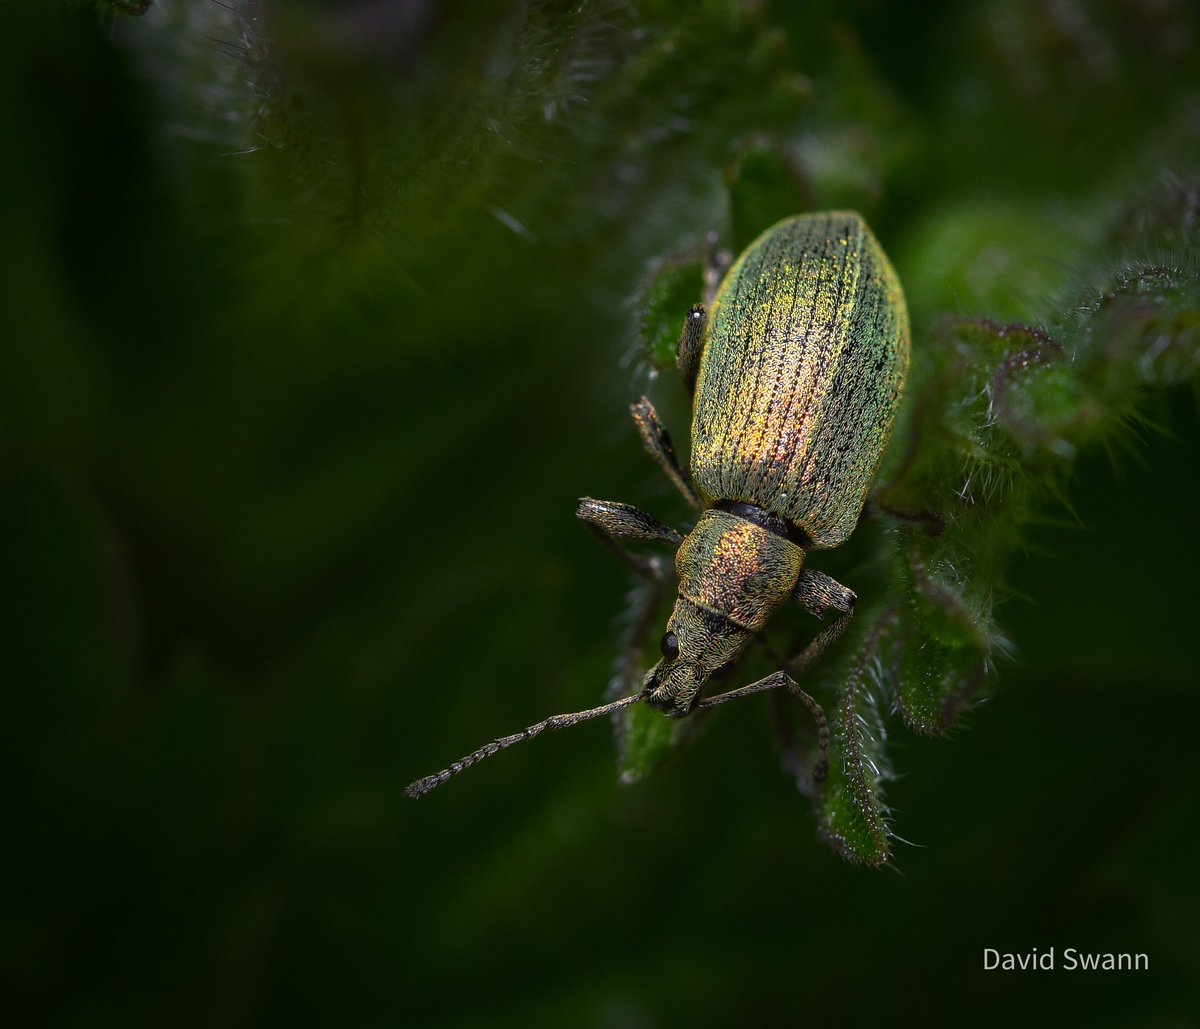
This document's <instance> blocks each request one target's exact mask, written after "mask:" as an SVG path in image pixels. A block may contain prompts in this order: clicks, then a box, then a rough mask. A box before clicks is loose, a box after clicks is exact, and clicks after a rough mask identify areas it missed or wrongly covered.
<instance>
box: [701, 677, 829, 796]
mask: <svg viewBox="0 0 1200 1029" xmlns="http://www.w3.org/2000/svg"><path fill="white" fill-rule="evenodd" d="M780 686H783V687H785V688H786V689H787V691H788V692H789V693H790V694H791V695H792V696H793V697H795V698H796V699H797V700H799V701H800V702H801V703H802V704H803V705H804V706H805V707H806V708H808V710H809V712H810V713H811V714H812V716H813V720H814V721H815V722H816V723H817V748H818V750H819V753H820V756H819V757H818V759H817V763H816V765H814V766H813V770H812V777H813V781H814V782H817V783H821V782H824V781H825V777H826V775H828V773H829V722H828V721H826V719H825V712H824V711H823V710H821V705H820V704H818V703H817V702H816V701H815V700H813V698H812V697H810V696H809V695H808V694H807V693H805V692H804V690H802V689H801V688H800V686H799V684H798V683H797V682H796V680H795V679H793V678H792V677H791V676H790V675H789V674H788V673H787V672H786V671H778V672H772V673H771V674H770V675H768V676H765V677H764V678H762V679H759V680H758V682H752V683H750V685H749V686H741V687H739V688H738V689H736V690H730V691H729V692H728V693H718V694H717V695H716V696H715V697H708V698H706V699H704V700H702V701H701V702H700V703H699V704H697V705H696V707H697V709H699V708H705V707H716V706H717V705H718V704H727V703H728V702H729V701H731V700H741V698H742V697H749V696H751V695H752V694H755V693H762V692H764V691H766V690H776V689H779V687H780Z"/></svg>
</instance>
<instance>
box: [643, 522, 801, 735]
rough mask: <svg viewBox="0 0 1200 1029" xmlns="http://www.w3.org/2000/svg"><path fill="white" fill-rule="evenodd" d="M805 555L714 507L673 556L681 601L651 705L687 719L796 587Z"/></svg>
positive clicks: (651, 680)
mask: <svg viewBox="0 0 1200 1029" xmlns="http://www.w3.org/2000/svg"><path fill="white" fill-rule="evenodd" d="M803 564H804V551H803V550H802V549H801V548H800V547H799V546H797V545H796V544H795V543H793V542H792V541H791V540H789V539H787V538H785V537H784V536H783V535H780V534H778V533H775V532H772V531H770V530H769V529H768V528H765V527H764V526H762V525H759V524H756V523H755V522H752V521H749V520H747V519H746V518H743V517H740V516H739V515H736V514H732V513H730V512H727V511H722V510H718V509H716V508H710V509H708V510H707V511H705V512H704V513H703V514H702V515H701V516H700V520H699V521H698V522H697V523H696V527H695V528H694V529H693V530H692V531H691V533H689V534H688V536H687V538H686V539H685V540H684V541H683V543H682V544H681V545H680V547H679V550H678V552H677V553H676V555H675V568H676V571H677V572H678V573H679V597H678V599H677V600H676V602H675V610H674V611H673V612H672V613H671V617H670V619H669V620H668V621H667V631H666V634H665V635H664V637H663V658H662V660H661V661H659V662H658V664H656V665H655V666H654V667H653V668H652V669H650V671H649V673H648V674H647V675H646V678H645V681H644V682H643V684H642V685H643V689H644V690H646V691H648V692H647V696H646V702H647V703H648V704H650V705H651V706H652V707H655V708H657V709H658V710H659V711H662V712H663V713H664V714H667V715H671V716H672V717H675V718H681V717H683V716H684V715H686V714H688V713H689V712H691V710H692V709H693V708H694V707H695V705H696V703H697V701H699V699H700V695H701V691H702V690H703V688H704V684H705V683H706V682H707V681H708V679H709V677H710V676H711V675H712V674H713V673H714V672H715V671H717V670H718V669H720V668H723V667H725V666H726V665H728V664H730V663H731V662H733V661H734V660H736V659H737V657H738V655H739V654H741V652H742V651H743V650H744V649H745V647H746V645H747V644H748V643H749V642H750V640H751V639H752V638H753V636H754V634H755V633H756V632H758V631H759V630H760V629H762V627H763V626H764V625H766V623H767V621H768V620H769V619H770V617H771V615H772V614H773V613H774V611H775V610H776V608H778V607H779V606H780V605H781V604H783V603H784V602H785V601H787V600H788V598H789V597H790V596H791V595H792V591H793V590H794V589H795V588H796V580H797V579H799V577H800V569H801V568H802V567H803Z"/></svg>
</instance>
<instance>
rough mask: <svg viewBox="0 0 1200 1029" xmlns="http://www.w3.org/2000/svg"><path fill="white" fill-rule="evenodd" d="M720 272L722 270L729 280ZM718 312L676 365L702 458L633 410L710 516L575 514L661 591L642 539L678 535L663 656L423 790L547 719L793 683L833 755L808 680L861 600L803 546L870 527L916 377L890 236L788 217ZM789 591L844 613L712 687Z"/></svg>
mask: <svg viewBox="0 0 1200 1029" xmlns="http://www.w3.org/2000/svg"><path fill="white" fill-rule="evenodd" d="M714 278H715V276H714ZM708 299H709V301H710V302H709V304H708V306H707V307H706V306H705V305H703V304H697V305H696V306H695V307H693V308H692V309H691V310H690V311H689V312H688V313H687V316H686V318H685V320H684V326H683V331H682V333H681V334H680V339H679V345H678V348H677V359H676V363H677V366H678V370H679V373H680V375H681V377H682V379H683V382H684V384H685V386H686V387H687V388H688V389H689V390H690V391H691V393H692V396H693V416H692V447H691V456H690V469H689V470H687V471H685V470H684V468H683V467H682V465H680V463H679V461H678V459H677V458H676V456H675V452H674V449H673V448H672V446H671V441H670V438H669V436H668V435H667V431H666V429H665V428H664V426H663V425H662V422H661V421H660V420H659V418H658V414H657V413H656V412H655V410H654V407H653V405H651V403H650V401H649V400H647V399H646V398H645V397H643V398H642V399H641V400H639V401H638V402H637V403H635V404H634V405H633V407H632V413H633V418H634V421H635V422H636V424H637V427H638V431H639V433H640V435H641V438H642V442H643V444H644V446H645V448H646V450H647V451H648V453H649V454H650V456H651V457H652V458H653V459H654V460H655V462H656V463H657V464H658V465H659V467H660V468H661V469H662V470H663V472H664V473H665V474H666V475H667V477H668V478H669V479H670V480H671V482H672V483H674V485H675V486H676V488H677V489H678V490H679V491H680V493H682V494H683V496H684V497H685V499H686V500H687V501H688V503H689V504H691V505H692V507H694V508H695V509H696V510H698V511H699V517H698V519H697V521H696V524H695V526H694V527H693V528H692V530H691V531H690V532H689V533H688V534H687V536H686V537H684V536H683V535H681V534H680V533H678V532H676V531H675V530H674V529H672V528H670V527H668V526H666V525H664V524H663V523H662V522H660V521H658V519H656V518H654V517H653V516H652V515H649V514H647V513H646V512H644V511H641V510H639V509H637V508H635V507H631V506H630V505H628V504H621V503H614V502H607V501H600V500H593V499H591V498H590V497H585V498H584V499H582V500H581V501H580V502H579V508H578V511H577V512H576V513H577V515H578V517H579V518H581V519H582V520H583V521H584V522H585V524H586V525H587V526H588V527H589V528H590V529H591V530H592V531H593V532H594V533H595V534H596V535H597V536H598V537H599V539H600V540H601V542H603V543H604V544H605V545H606V546H607V547H608V548H609V549H611V550H612V551H613V552H614V553H616V554H617V555H618V556H619V557H620V558H621V559H622V560H623V561H625V562H626V563H627V564H628V565H630V566H631V567H632V568H633V569H634V571H636V572H637V573H638V574H639V575H641V576H643V577H645V578H646V579H647V580H649V582H650V583H651V585H652V586H654V587H661V586H662V584H663V583H664V582H665V581H667V578H668V577H667V574H666V571H665V569H664V567H663V564H662V562H661V561H660V560H658V559H656V558H647V557H645V556H643V555H641V554H637V553H634V552H633V551H631V550H629V549H628V548H627V547H626V546H625V544H626V543H628V542H637V541H651V542H660V543H666V544H669V545H671V546H674V547H676V552H675V569H676V572H677V574H678V584H679V585H678V597H677V599H676V602H675V609H674V611H673V612H672V613H671V616H670V618H669V619H668V620H667V627H666V632H665V634H664V635H663V637H662V640H661V643H660V649H661V651H662V657H661V659H660V660H659V661H658V663H657V664H655V666H654V667H653V668H651V669H650V671H649V672H647V673H646V676H645V678H644V680H643V682H642V687H641V689H640V690H639V691H638V692H636V693H634V694H632V695H630V696H627V697H622V698H621V699H619V700H615V701H613V702H611V703H609V704H604V705H601V706H600V707H596V708H591V709H589V710H586V711H577V712H574V713H572V714H565V715H554V716H552V717H550V718H547V719H544V720H543V721H541V722H538V723H536V724H534V725H531V726H529V727H528V728H526V729H524V730H522V731H521V732H519V733H516V734H514V735H512V736H506V737H503V738H501V739H498V740H495V741H493V742H492V743H489V744H486V745H485V746H483V747H481V748H480V749H479V750H477V751H475V752H474V753H473V754H469V755H467V756H466V757H464V758H462V759H461V760H459V761H457V762H455V763H454V764H453V765H451V766H450V767H449V768H446V769H444V770H443V771H441V772H437V773H435V774H434V775H430V776H426V777H425V778H424V779H419V780H417V781H416V782H414V783H412V785H410V786H409V787H408V789H407V791H406V792H407V793H408V795H409V796H410V797H418V796H421V795H422V794H424V793H427V792H429V790H431V789H433V788H434V787H436V786H439V785H440V784H441V783H443V782H445V781H446V780H447V779H449V778H450V777H451V776H453V775H455V774H457V773H458V772H460V771H462V770H463V769H465V768H469V767H470V766H471V765H473V764H475V763H476V762H478V761H481V760H482V759H483V758H485V757H489V756H490V755H492V754H494V753H496V752H497V751H500V750H503V749H504V748H505V747H508V746H511V745H512V744H514V743H520V742H522V741H524V740H527V739H531V738H533V737H534V736H536V735H538V733H540V732H542V731H543V730H545V729H561V728H565V727H567V726H569V725H575V724H576V723H578V722H581V721H584V720H586V719H589V718H595V717H597V716H600V715H606V714H610V713H612V712H614V711H618V710H620V709H622V708H624V707H628V706H629V705H631V704H635V703H638V702H645V703H646V704H648V705H649V706H651V707H653V708H656V709H657V710H659V711H661V712H662V713H663V714H665V715H667V716H670V717H672V718H683V717H685V716H687V715H689V714H691V713H692V712H694V711H696V710H697V709H698V708H702V707H712V706H714V705H716V704H722V703H725V702H727V701H729V700H734V699H737V698H739V697H743V696H748V695H750V694H752V693H758V692H761V691H764V690H770V689H777V688H779V687H784V688H786V689H788V690H789V691H790V692H792V693H793V694H794V695H795V696H797V697H798V698H799V699H800V700H802V701H803V702H804V703H805V704H806V705H807V706H808V707H809V708H810V710H812V712H813V714H814V716H815V717H816V719H817V722H818V727H819V741H820V746H821V751H822V753H821V758H822V760H821V761H820V762H819V763H818V765H817V772H816V774H817V775H818V777H819V776H820V774H821V768H822V766H823V764H824V752H825V748H826V745H827V741H828V730H827V728H826V725H825V719H824V716H823V715H822V713H821V708H820V706H819V705H818V704H817V703H816V702H815V701H814V700H813V699H812V698H811V697H809V696H808V694H806V693H805V692H804V691H803V690H801V689H800V687H799V685H798V684H797V682H796V679H795V676H799V675H800V674H801V673H802V672H803V671H804V670H805V669H807V668H808V667H810V666H811V665H812V664H813V663H814V662H815V661H816V660H817V659H818V658H819V657H820V656H821V655H822V654H823V653H824V652H825V650H826V649H827V648H828V647H829V646H830V644H832V643H833V642H834V640H836V639H837V638H838V636H840V635H841V634H842V632H843V631H844V630H845V628H846V626H847V625H848V624H849V621H850V617H851V615H852V613H853V610H854V604H855V600H856V597H855V594H854V592H853V591H852V590H850V589H848V588H846V587H845V586H843V585H841V584H840V583H838V582H836V581H835V580H833V579H831V578H830V577H829V576H827V575H824V574H822V573H821V572H817V571H813V570H812V569H809V568H806V567H805V566H804V559H805V554H806V552H808V551H810V550H822V549H828V548H830V547H836V546H838V545H839V544H840V543H842V542H843V541H844V540H845V539H846V538H847V537H848V536H849V535H850V533H851V532H852V531H853V529H854V527H855V525H856V524H857V522H858V518H859V515H860V513H861V512H862V508H863V504H864V502H865V500H866V495H867V491H868V489H869V488H870V486H871V482H872V480H873V478H874V476H875V472H876V469H877V468H878V465H879V461H880V459H881V457H882V456H883V451H884V448H885V447H886V445H887V441H888V437H889V435H890V433H891V428H892V422H893V420H894V418H895V415H896V409H897V407H898V406H899V403H900V396H901V392H902V390H903V388H904V381H905V377H906V375H907V372H908V360H909V327H908V311H907V308H906V306H905V302H904V293H903V291H902V290H901V287H900V282H899V279H897V277H896V273H895V271H894V270H893V269H892V266H891V263H890V262H889V261H888V259H887V256H886V255H885V254H884V252H883V249H882V248H881V247H880V245H879V243H878V241H877V240H876V239H875V237H874V236H873V235H872V234H871V231H870V229H868V228H867V226H866V223H865V222H864V221H863V220H862V218H861V217H860V216H859V215H858V214H856V213H854V212H852V211H835V212H829V213H823V214H807V215H799V216H797V217H793V218H788V219H786V220H784V221H782V222H779V223H778V224H777V225H775V226H773V227H772V228H770V229H768V230H767V231H766V232H764V233H763V234H762V235H761V236H759V237H758V239H756V240H755V241H754V242H753V243H751V244H750V246H749V247H747V248H746V250H745V252H744V253H743V254H742V255H741V256H740V257H739V258H738V259H737V261H736V262H735V263H734V264H733V266H732V267H731V268H730V269H729V271H728V272H727V273H726V274H725V275H724V277H723V278H722V279H721V281H720V285H719V287H718V288H717V289H716V291H715V296H712V297H711V298H708ZM789 602H793V603H797V604H799V605H800V606H801V607H802V608H804V610H806V611H808V612H810V613H811V614H813V615H815V616H817V617H818V618H823V617H824V616H825V615H826V614H827V613H830V612H832V613H833V614H834V618H833V620H832V621H831V622H830V623H829V625H828V626H827V627H826V628H825V629H823V630H822V631H821V632H820V633H819V634H818V635H817V636H816V637H815V638H814V639H813V640H812V641H811V642H810V643H809V644H808V646H807V647H805V648H804V650H802V651H801V652H800V654H798V655H797V656H796V657H794V658H792V659H791V660H790V661H788V662H787V663H786V664H785V666H784V667H783V668H781V669H780V670H778V671H776V672H774V673H772V674H771V675H768V676H766V677H765V678H763V679H760V680H758V681H757V682H754V683H751V684H750V685H748V686H742V687H740V688H738V689H734V690H730V691H728V692H725V693H720V694H718V695H716V696H713V697H708V698H703V693H704V687H705V685H706V683H707V682H708V680H709V679H710V677H712V676H713V674H714V673H715V672H717V671H718V670H720V669H723V668H726V667H728V666H730V665H731V664H732V663H733V662H734V661H736V660H737V658H738V656H739V655H740V654H741V653H742V651H743V650H745V649H746V647H747V645H748V644H749V643H750V642H751V640H753V639H754V638H755V637H756V635H757V634H758V633H759V632H760V631H761V630H762V629H763V627H764V626H765V625H766V624H767V622H768V620H769V619H770V617H771V615H772V614H773V613H774V612H775V611H776V610H778V609H779V608H780V607H781V606H783V605H784V604H787V603H789Z"/></svg>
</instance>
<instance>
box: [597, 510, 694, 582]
mask: <svg viewBox="0 0 1200 1029" xmlns="http://www.w3.org/2000/svg"><path fill="white" fill-rule="evenodd" d="M575 516H576V517H577V518H579V519H580V520H581V521H582V522H583V523H584V525H586V526H587V527H588V529H590V530H591V532H592V534H593V535H594V536H595V537H596V538H597V539H598V540H599V541H600V542H601V543H603V544H604V546H605V547H606V548H607V549H608V550H610V551H611V552H612V553H613V554H615V555H616V556H617V558H618V559H619V560H621V561H623V562H624V563H625V564H627V565H628V566H629V567H630V568H632V569H633V570H634V571H635V572H637V573H638V575H640V576H642V578H644V579H648V580H649V581H650V582H655V583H657V582H662V581H663V580H664V579H665V578H666V577H667V572H666V566H665V563H664V562H663V560H662V559H661V558H658V557H644V556H643V555H641V554H635V553H634V552H633V551H632V550H630V549H629V548H628V547H625V546H623V545H622V543H621V541H622V540H635V541H651V542H653V541H658V542H662V543H670V544H672V545H674V546H679V544H680V543H682V542H683V537H682V536H680V535H679V533H677V532H676V531H675V530H674V529H672V528H671V527H670V526H669V525H664V524H663V523H662V522H660V521H659V520H658V519H657V518H655V517H654V516H653V515H651V514H647V513H646V512H645V511H642V510H640V509H638V508H636V507H634V506H633V505H632V504H622V503H619V502H618V501H615V500H593V499H592V498H591V497H583V498H582V499H581V500H580V501H579V507H577V508H576V509H575Z"/></svg>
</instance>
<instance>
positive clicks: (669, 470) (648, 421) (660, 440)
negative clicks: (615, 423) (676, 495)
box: [629, 397, 702, 511]
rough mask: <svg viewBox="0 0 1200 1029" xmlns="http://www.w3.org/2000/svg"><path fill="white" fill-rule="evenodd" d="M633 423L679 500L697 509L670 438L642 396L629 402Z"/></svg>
mask: <svg viewBox="0 0 1200 1029" xmlns="http://www.w3.org/2000/svg"><path fill="white" fill-rule="evenodd" d="M629 410H630V413H631V414H632V415H633V421H634V424H635V425H637V428H638V435H639V436H641V437H642V446H643V447H645V448H646V453H647V454H649V455H650V456H651V457H652V458H654V462H655V464H657V465H658V467H659V468H661V469H662V470H663V474H665V475H666V477H667V478H668V479H670V480H671V482H672V483H674V485H675V488H676V489H677V490H679V492H680V493H682V494H683V499H684V500H686V501H687V502H688V503H689V504H691V505H692V507H694V508H695V509H696V510H697V511H699V510H700V508H701V506H702V505H701V503H700V498H699V497H698V496H697V495H696V491H695V490H694V489H692V484H691V482H690V481H689V476H688V474H687V472H685V471H684V470H683V467H682V466H681V465H680V463H679V458H677V457H676V456H675V448H674V447H673V446H672V445H671V437H670V435H669V434H668V433H667V428H666V426H665V425H663V423H662V419H660V418H659V417H658V412H657V411H656V410H654V405H653V404H652V403H650V401H649V400H648V399H647V398H646V397H642V399H641V400H639V401H638V402H637V403H636V404H631V405H630V408H629Z"/></svg>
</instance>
